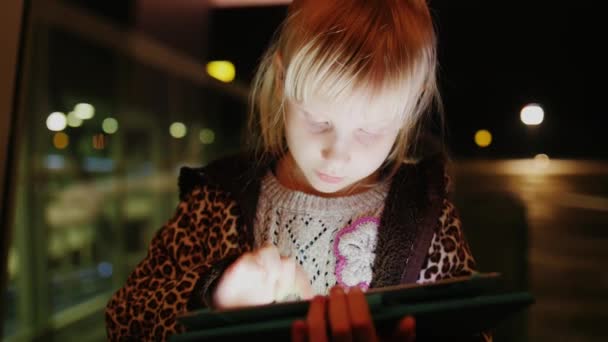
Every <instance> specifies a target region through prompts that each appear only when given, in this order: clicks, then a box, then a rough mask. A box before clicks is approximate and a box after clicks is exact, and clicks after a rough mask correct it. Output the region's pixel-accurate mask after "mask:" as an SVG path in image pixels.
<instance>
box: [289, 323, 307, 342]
mask: <svg viewBox="0 0 608 342" xmlns="http://www.w3.org/2000/svg"><path fill="white" fill-rule="evenodd" d="M307 330H308V328H307V327H306V322H305V321H303V320H296V321H294V322H293V323H292V324H291V341H292V342H306V341H308V336H307V335H308V334H307Z"/></svg>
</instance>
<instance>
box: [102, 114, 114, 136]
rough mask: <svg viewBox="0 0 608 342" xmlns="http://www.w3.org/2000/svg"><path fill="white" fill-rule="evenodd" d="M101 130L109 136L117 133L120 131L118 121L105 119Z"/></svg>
mask: <svg viewBox="0 0 608 342" xmlns="http://www.w3.org/2000/svg"><path fill="white" fill-rule="evenodd" d="M101 129H102V130H103V131H104V132H106V133H108V134H114V133H116V131H118V120H116V119H114V118H106V119H103V122H102V123H101Z"/></svg>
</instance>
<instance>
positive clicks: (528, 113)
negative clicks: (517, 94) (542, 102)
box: [520, 103, 545, 126]
mask: <svg viewBox="0 0 608 342" xmlns="http://www.w3.org/2000/svg"><path fill="white" fill-rule="evenodd" d="M544 117H545V111H544V110H543V108H542V107H541V106H539V105H538V104H535V103H532V104H529V105H527V106H525V107H524V108H522V110H521V113H520V118H521V121H522V122H523V123H525V124H526V125H529V126H535V125H540V124H541V123H542V122H543V119H544Z"/></svg>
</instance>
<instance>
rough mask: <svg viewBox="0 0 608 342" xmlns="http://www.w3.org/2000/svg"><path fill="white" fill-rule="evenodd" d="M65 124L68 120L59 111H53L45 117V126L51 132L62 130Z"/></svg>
mask: <svg viewBox="0 0 608 342" xmlns="http://www.w3.org/2000/svg"><path fill="white" fill-rule="evenodd" d="M67 124H68V120H67V118H66V117H65V114H63V113H61V112H53V113H51V114H50V115H49V117H48V118H46V127H47V128H48V129H49V130H51V131H53V132H59V131H63V130H64V129H65V126H67Z"/></svg>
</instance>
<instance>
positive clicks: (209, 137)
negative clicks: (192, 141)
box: [198, 128, 215, 145]
mask: <svg viewBox="0 0 608 342" xmlns="http://www.w3.org/2000/svg"><path fill="white" fill-rule="evenodd" d="M198 137H199V139H200V140H201V142H202V143H203V144H205V145H209V144H213V142H214V141H215V133H214V132H213V131H212V130H210V129H209V128H203V129H201V132H200V133H199V135H198Z"/></svg>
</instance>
